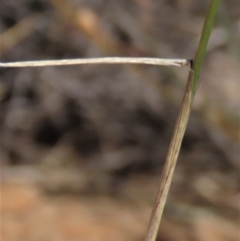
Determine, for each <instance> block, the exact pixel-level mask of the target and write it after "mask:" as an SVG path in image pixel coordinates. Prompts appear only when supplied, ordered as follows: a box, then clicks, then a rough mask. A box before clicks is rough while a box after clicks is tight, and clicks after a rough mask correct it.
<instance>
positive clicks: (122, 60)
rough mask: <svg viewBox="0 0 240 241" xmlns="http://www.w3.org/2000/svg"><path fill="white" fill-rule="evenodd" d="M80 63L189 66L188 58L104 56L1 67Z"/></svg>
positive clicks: (12, 63)
mask: <svg viewBox="0 0 240 241" xmlns="http://www.w3.org/2000/svg"><path fill="white" fill-rule="evenodd" d="M80 64H148V65H162V66H177V67H182V66H188V65H190V61H189V60H187V59H161V58H130V57H103V58H81V59H61V60H37V61H19V62H7V63H4V62H0V67H17V68H23V67H44V66H64V65H80Z"/></svg>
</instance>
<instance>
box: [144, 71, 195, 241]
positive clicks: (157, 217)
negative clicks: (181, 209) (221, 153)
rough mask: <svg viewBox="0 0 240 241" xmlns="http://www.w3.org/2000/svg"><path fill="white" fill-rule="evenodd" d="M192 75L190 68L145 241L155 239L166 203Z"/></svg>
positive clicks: (184, 125) (187, 109)
mask: <svg viewBox="0 0 240 241" xmlns="http://www.w3.org/2000/svg"><path fill="white" fill-rule="evenodd" d="M193 77H194V72H193V71H192V70H190V71H189V76H188V82H187V86H186V91H185V94H184V97H183V102H182V105H181V111H180V114H179V116H178V119H177V123H176V126H175V130H174V133H173V137H172V140H171V143H170V147H169V150H168V155H167V160H166V162H165V166H164V169H163V173H162V178H161V184H160V188H159V191H158V195H157V199H156V202H155V205H154V207H153V210H152V214H151V218H150V222H149V226H148V231H147V235H146V238H145V241H155V240H156V237H157V232H158V227H159V224H160V221H161V217H162V213H163V209H164V206H165V203H166V199H167V195H168V191H169V187H170V184H171V181H172V177H173V173H174V169H175V166H176V162H177V158H178V154H179V151H180V147H181V143H182V139H183V136H184V133H185V129H186V126H187V122H188V118H189V114H190V110H191V103H192V96H191V89H192V84H193Z"/></svg>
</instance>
